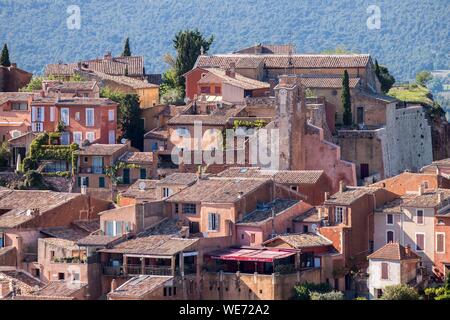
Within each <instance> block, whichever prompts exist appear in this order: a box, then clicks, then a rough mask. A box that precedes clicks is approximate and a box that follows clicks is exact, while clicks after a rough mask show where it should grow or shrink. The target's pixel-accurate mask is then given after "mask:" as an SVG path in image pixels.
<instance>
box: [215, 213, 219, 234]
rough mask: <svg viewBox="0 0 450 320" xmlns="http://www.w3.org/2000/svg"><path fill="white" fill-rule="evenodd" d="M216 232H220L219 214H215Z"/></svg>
mask: <svg viewBox="0 0 450 320" xmlns="http://www.w3.org/2000/svg"><path fill="white" fill-rule="evenodd" d="M215 216H216V230H217V231H219V230H220V214H216V215H215Z"/></svg>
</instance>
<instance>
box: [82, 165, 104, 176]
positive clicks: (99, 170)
mask: <svg viewBox="0 0 450 320" xmlns="http://www.w3.org/2000/svg"><path fill="white" fill-rule="evenodd" d="M79 172H80V173H94V174H105V173H106V168H105V167H100V166H93V167H80V170H79Z"/></svg>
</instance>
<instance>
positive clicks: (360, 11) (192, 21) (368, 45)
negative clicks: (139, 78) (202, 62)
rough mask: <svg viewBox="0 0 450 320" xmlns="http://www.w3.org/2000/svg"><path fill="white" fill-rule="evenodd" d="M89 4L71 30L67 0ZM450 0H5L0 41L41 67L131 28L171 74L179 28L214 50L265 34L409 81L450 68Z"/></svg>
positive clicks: (99, 51)
mask: <svg viewBox="0 0 450 320" xmlns="http://www.w3.org/2000/svg"><path fill="white" fill-rule="evenodd" d="M73 3H77V4H78V5H79V6H80V9H81V29H80V30H69V29H68V28H67V22H66V20H67V18H68V17H69V14H68V13H67V12H66V10H67V7H68V6H69V5H71V4H73ZM371 4H376V5H378V6H380V8H381V29H380V30H369V29H368V28H367V26H366V20H367V19H368V17H369V14H368V13H367V12H366V10H367V7H368V6H369V5H371ZM449 17H450V4H449V1H448V0H416V1H413V0H401V1H392V0H368V1H367V0H338V1H337V0H278V1H272V0H242V1H237V0H211V1H208V0H134V1H133V0H114V1H104V0H77V1H72V0H70V1H66V0H0V30H1V31H0V44H1V43H3V42H7V43H8V45H9V47H10V53H11V59H12V61H15V62H17V63H18V64H19V66H20V67H23V68H24V69H26V70H30V71H33V72H35V73H41V72H42V71H43V66H44V65H45V64H46V63H51V62H58V61H64V62H74V61H77V60H79V59H87V58H93V57H97V56H98V57H100V56H102V55H103V54H104V53H105V52H106V51H108V50H109V51H112V52H113V54H117V55H118V54H120V53H121V50H122V47H123V41H124V39H125V38H126V37H127V36H128V37H130V41H131V49H132V53H133V54H137V55H144V56H145V60H146V67H147V71H148V72H150V73H151V72H161V71H163V70H164V69H165V68H166V66H165V65H164V62H163V59H162V56H163V55H164V53H168V52H172V51H173V49H172V38H173V36H174V34H175V33H176V32H177V31H178V30H180V29H184V28H199V29H200V30H201V31H202V32H203V33H204V34H205V35H209V34H214V35H215V38H216V39H215V41H214V44H213V46H212V49H211V50H210V52H211V53H214V52H230V51H233V50H236V49H238V48H241V47H245V46H249V45H252V44H255V43H258V42H263V43H287V42H291V43H294V44H295V45H296V48H297V52H301V53H313V52H321V51H323V50H326V49H334V48H336V47H337V46H341V47H344V48H346V49H348V50H351V51H354V52H364V53H366V52H367V53H370V54H372V55H373V56H375V57H376V58H377V59H378V60H379V61H380V63H382V64H386V65H388V67H389V69H390V70H391V72H392V73H393V74H394V76H395V77H396V78H398V79H399V80H407V79H410V78H413V77H414V75H415V73H416V72H417V71H419V70H422V69H428V70H431V69H443V68H447V69H448V68H450V66H449V61H450V59H449V53H450V19H449Z"/></svg>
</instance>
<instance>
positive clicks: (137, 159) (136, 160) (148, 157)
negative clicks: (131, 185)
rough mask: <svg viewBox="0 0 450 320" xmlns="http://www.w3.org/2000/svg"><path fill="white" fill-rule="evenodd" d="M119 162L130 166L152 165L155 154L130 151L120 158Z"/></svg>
mask: <svg viewBox="0 0 450 320" xmlns="http://www.w3.org/2000/svg"><path fill="white" fill-rule="evenodd" d="M119 161H122V162H126V163H130V164H152V163H153V152H131V151H128V152H126V153H124V154H123V155H121V156H120V157H119Z"/></svg>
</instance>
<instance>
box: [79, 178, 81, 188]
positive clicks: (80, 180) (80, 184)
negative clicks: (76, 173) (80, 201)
mask: <svg viewBox="0 0 450 320" xmlns="http://www.w3.org/2000/svg"><path fill="white" fill-rule="evenodd" d="M78 187H81V177H78Z"/></svg>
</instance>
